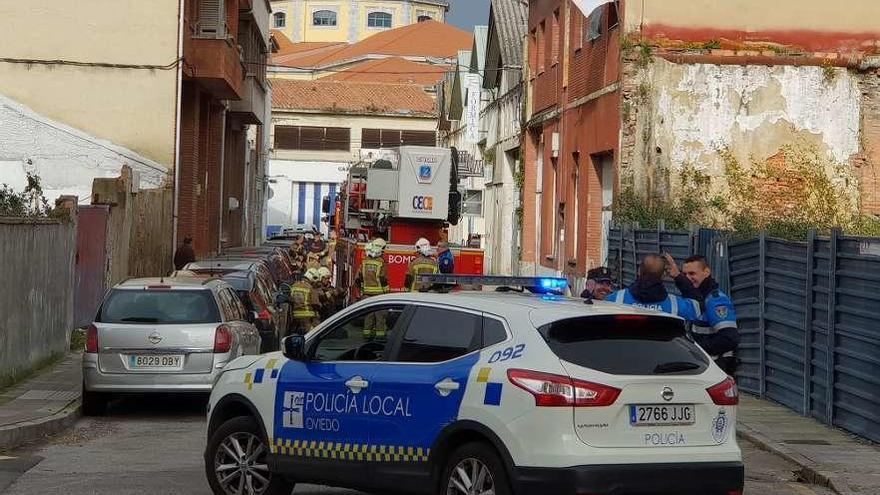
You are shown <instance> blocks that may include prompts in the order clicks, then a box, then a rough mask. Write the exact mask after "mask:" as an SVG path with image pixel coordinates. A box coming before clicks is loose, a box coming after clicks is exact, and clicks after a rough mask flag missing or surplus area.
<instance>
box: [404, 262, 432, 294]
mask: <svg viewBox="0 0 880 495" xmlns="http://www.w3.org/2000/svg"><path fill="white" fill-rule="evenodd" d="M438 273H440V267H439V266H438V265H437V262H436V261H434V260H432V259H431V258H428V257H426V256H419V257H418V258H416V259H414V260H412V262H411V263H410V265H409V274H410V275H412V276H413V282H412V286H410V287H409V290H410V292H415V291H416V288H417V287H418V286H419V283H418V280H417V279H416V276H417V275H436V274H438Z"/></svg>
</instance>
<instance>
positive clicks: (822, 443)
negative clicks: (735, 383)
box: [738, 394, 880, 495]
mask: <svg viewBox="0 0 880 495" xmlns="http://www.w3.org/2000/svg"><path fill="white" fill-rule="evenodd" d="M738 415H739V416H738V417H739V424H738V433H739V435H740V437H742V438H744V439H745V440H748V441H749V442H751V443H754V444H756V445H757V446H758V447H760V448H763V449H765V450H768V451H770V452H772V453H774V454H777V455H779V456H781V457H784V458H785V459H787V460H789V461H790V462H792V463H794V464H796V465H797V466H799V467H800V468H801V472H800V473H798V474H799V475H800V476H801V477H803V478H804V479H805V480H806V481H808V482H812V483H815V484H818V485H824V486H826V487H828V488H830V489H831V490H833V491H835V492H837V493H839V494H840V495H850V494H852V495H856V494H858V495H868V494H871V495H875V494H880V446H877V445H873V444H870V443H869V442H867V441H860V440H857V439H856V437H853V436H850V435H848V434H846V433H844V432H842V431H839V430H835V429H833V428H828V427H826V426H824V425H822V424H820V423H819V422H817V421H815V420H813V419H810V418H805V417H803V416H800V415H798V414H797V413H795V412H792V411H790V410H788V409H786V408H784V407H782V406H780V405H777V404H775V403H773V402H769V401H764V400H760V399H757V398H755V397H752V396H750V395H745V394H743V395H741V396H740V407H739V413H738Z"/></svg>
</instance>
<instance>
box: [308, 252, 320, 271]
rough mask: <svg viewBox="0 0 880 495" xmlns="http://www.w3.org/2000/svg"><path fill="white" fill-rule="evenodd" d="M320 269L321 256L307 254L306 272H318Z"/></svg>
mask: <svg viewBox="0 0 880 495" xmlns="http://www.w3.org/2000/svg"><path fill="white" fill-rule="evenodd" d="M319 268H321V255H320V254H318V253H309V254H308V255H306V270H318V269H319Z"/></svg>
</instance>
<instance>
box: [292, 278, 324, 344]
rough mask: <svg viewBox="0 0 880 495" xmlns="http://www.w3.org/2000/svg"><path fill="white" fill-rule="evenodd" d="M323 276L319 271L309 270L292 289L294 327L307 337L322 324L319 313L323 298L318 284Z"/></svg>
mask: <svg viewBox="0 0 880 495" xmlns="http://www.w3.org/2000/svg"><path fill="white" fill-rule="evenodd" d="M320 281H321V275H320V274H318V271H317V270H307V271H306V273H305V277H304V278H303V279H302V280H300V281H299V282H296V283H295V284H293V286H292V287H291V288H290V302H291V306H292V310H293V320H294V327H295V328H296V331H297V332H298V333H300V334H303V335H305V334H306V333H308V332H309V331H310V330H311V329H312V328H315V326H316V325H317V324H318V323H320V321H319V320H318V312H319V311H320V309H321V297H320V293H319V290H318V284H319V283H320Z"/></svg>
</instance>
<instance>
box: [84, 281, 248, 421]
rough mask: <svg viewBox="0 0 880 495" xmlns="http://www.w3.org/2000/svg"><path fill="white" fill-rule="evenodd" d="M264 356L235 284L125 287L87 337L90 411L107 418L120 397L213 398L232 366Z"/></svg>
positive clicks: (162, 283)
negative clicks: (204, 395) (198, 394)
mask: <svg viewBox="0 0 880 495" xmlns="http://www.w3.org/2000/svg"><path fill="white" fill-rule="evenodd" d="M259 352H260V334H259V332H258V331H257V328H256V327H255V326H254V324H253V323H252V322H250V321H249V314H248V312H247V311H246V310H245V307H244V305H243V304H242V302H241V300H240V299H239V297H238V294H236V292H235V289H233V288H232V286H231V285H229V284H228V283H226V282H223V281H220V280H213V279H212V280H207V281H204V280H200V279H194V278H168V279H139V280H130V281H127V282H124V283H122V284H119V285H117V286H116V287H114V288H113V289H112V290H110V291H109V292H108V294H107V296H106V297H105V299H104V301H103V303H102V304H101V307H100V309H99V310H98V315H97V317H96V318H95V321H94V323H92V324H91V325H90V326H89V327H88V330H87V332H86V353H85V356H84V358H83V411H84V412H85V413H86V414H99V413H101V412H102V411H103V410H104V408H105V407H106V404H107V402H108V399H109V398H110V397H111V395H112V394H117V393H151V392H163V393H168V392H175V393H176V392H180V393H186V392H205V393H207V392H210V391H211V387H212V386H213V383H214V378H215V377H217V375H219V374H220V373H221V371H222V370H223V367H224V366H225V365H226V363H228V362H230V361H232V360H233V359H236V358H238V357H241V356H244V355H251V354H259Z"/></svg>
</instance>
